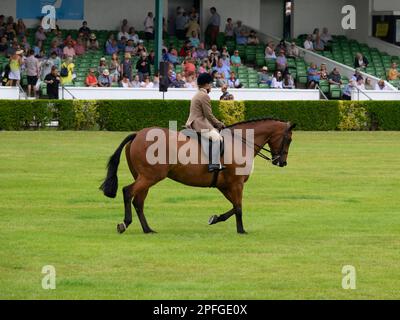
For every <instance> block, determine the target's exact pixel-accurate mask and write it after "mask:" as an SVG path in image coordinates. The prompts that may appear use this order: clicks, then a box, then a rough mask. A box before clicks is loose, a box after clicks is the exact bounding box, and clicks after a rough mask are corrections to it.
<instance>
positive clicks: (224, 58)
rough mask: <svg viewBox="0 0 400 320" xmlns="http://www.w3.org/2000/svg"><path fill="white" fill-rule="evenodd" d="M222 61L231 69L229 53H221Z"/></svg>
mask: <svg viewBox="0 0 400 320" xmlns="http://www.w3.org/2000/svg"><path fill="white" fill-rule="evenodd" d="M220 59H221V60H222V63H223V64H225V65H226V66H227V67H228V68H230V66H231V60H230V58H229V53H228V52H224V53H221V58H220Z"/></svg>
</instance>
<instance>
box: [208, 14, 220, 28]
mask: <svg viewBox="0 0 400 320" xmlns="http://www.w3.org/2000/svg"><path fill="white" fill-rule="evenodd" d="M208 24H209V25H211V26H213V27H219V26H220V24H221V17H220V16H219V14H218V13H214V14H213V15H212V16H211V18H210V20H208Z"/></svg>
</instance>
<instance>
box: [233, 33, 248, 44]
mask: <svg viewBox="0 0 400 320" xmlns="http://www.w3.org/2000/svg"><path fill="white" fill-rule="evenodd" d="M247 42H248V37H247V33H246V31H245V30H244V29H241V30H240V31H239V33H238V34H236V44H238V45H245V44H247Z"/></svg>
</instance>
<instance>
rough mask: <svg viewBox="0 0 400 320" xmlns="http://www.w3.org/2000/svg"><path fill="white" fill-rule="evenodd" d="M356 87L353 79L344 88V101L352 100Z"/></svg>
mask: <svg viewBox="0 0 400 320" xmlns="http://www.w3.org/2000/svg"><path fill="white" fill-rule="evenodd" d="M354 87H355V81H354V80H353V79H351V80H350V81H349V83H348V84H346V85H345V86H344V88H343V92H342V99H343V100H351V93H352V91H353V89H354Z"/></svg>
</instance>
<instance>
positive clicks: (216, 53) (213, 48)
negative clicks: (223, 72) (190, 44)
mask: <svg viewBox="0 0 400 320" xmlns="http://www.w3.org/2000/svg"><path fill="white" fill-rule="evenodd" d="M207 55H208V57H210V56H211V55H214V56H215V57H217V58H219V56H220V52H219V51H218V48H217V46H216V45H215V44H214V45H212V46H211V49H210V50H208V53H207Z"/></svg>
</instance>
